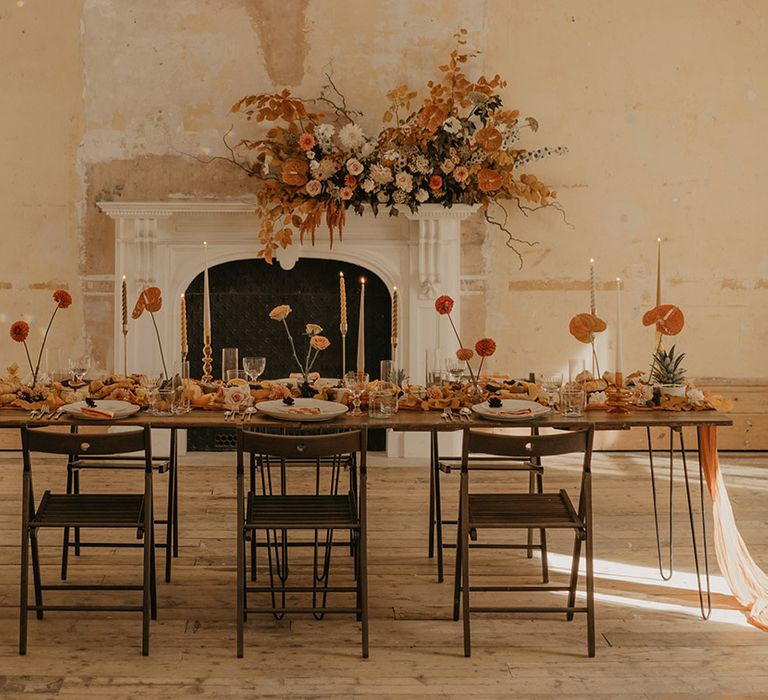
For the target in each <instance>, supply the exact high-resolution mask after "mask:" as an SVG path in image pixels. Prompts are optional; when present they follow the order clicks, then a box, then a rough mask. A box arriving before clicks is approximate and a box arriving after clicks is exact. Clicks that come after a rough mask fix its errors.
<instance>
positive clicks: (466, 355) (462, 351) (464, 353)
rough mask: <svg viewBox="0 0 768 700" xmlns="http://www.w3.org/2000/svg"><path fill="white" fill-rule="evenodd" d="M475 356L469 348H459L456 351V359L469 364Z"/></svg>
mask: <svg viewBox="0 0 768 700" xmlns="http://www.w3.org/2000/svg"><path fill="white" fill-rule="evenodd" d="M474 356H475V353H473V352H472V350H470V349H469V348H459V349H458V350H457V351H456V359H457V360H461V361H462V362H469V361H470V360H471V359H472V358H473V357H474Z"/></svg>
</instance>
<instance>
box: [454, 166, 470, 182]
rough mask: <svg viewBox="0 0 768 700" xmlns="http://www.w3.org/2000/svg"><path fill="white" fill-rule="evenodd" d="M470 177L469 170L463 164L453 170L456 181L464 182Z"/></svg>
mask: <svg viewBox="0 0 768 700" xmlns="http://www.w3.org/2000/svg"><path fill="white" fill-rule="evenodd" d="M468 177H469V170H468V169H467V168H465V167H464V166H463V165H459V166H457V167H456V168H454V170H453V179H454V180H456V182H464V181H465V180H466V179H467V178H468Z"/></svg>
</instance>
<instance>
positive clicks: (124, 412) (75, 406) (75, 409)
mask: <svg viewBox="0 0 768 700" xmlns="http://www.w3.org/2000/svg"><path fill="white" fill-rule="evenodd" d="M86 406H87V404H86V403H85V401H75V402H74V403H68V404H65V405H64V406H62V407H61V410H62V411H63V412H64V413H69V414H70V415H72V416H77V417H78V418H84V419H86V420H114V419H115V418H127V417H128V416H132V415H133V414H134V413H136V412H137V411H138V410H139V409H140V407H139V406H137V405H136V404H133V403H128V401H109V400H106V399H104V400H101V401H96V408H100V409H101V410H103V411H112V413H114V416H113V417H112V418H96V417H95V416H86V415H84V414H83V413H82V411H81V409H82V408H85V407H86Z"/></svg>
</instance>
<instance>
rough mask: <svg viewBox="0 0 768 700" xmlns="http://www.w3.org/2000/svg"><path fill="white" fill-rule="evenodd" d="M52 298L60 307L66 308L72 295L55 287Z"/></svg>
mask: <svg viewBox="0 0 768 700" xmlns="http://www.w3.org/2000/svg"><path fill="white" fill-rule="evenodd" d="M53 300H54V301H55V302H56V303H57V304H58V305H59V308H60V309H66V308H67V307H68V306H69V305H70V304H71V303H72V295H71V294H70V293H69V292H68V291H66V290H64V289H57V290H56V291H55V292H54V293H53Z"/></svg>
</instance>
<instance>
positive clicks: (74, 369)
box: [69, 355, 91, 384]
mask: <svg viewBox="0 0 768 700" xmlns="http://www.w3.org/2000/svg"><path fill="white" fill-rule="evenodd" d="M90 368H91V358H90V357H89V356H88V355H83V356H81V357H73V358H70V360H69V375H70V377H71V380H72V381H73V382H74V383H76V384H81V383H82V381H83V379H85V375H86V374H88V370H89V369H90Z"/></svg>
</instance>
